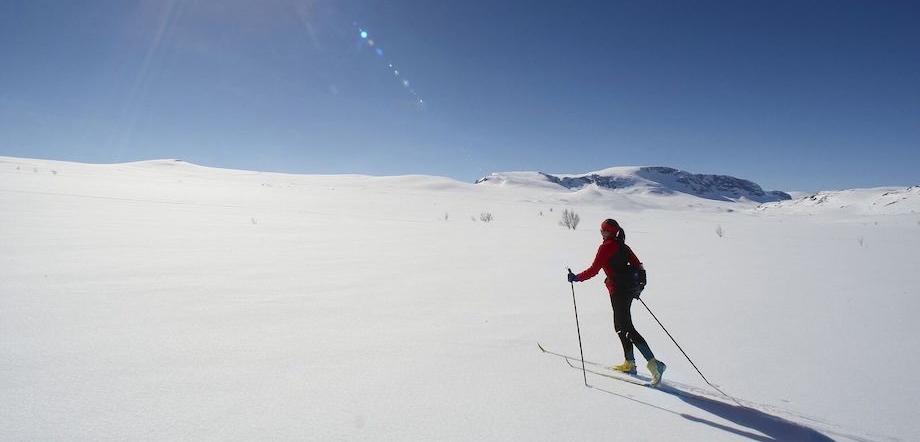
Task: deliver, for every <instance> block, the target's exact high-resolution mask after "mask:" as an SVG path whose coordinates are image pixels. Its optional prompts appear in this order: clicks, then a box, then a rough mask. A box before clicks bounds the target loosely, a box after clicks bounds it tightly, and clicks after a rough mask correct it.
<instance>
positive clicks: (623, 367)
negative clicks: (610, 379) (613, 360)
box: [610, 359, 636, 374]
mask: <svg viewBox="0 0 920 442" xmlns="http://www.w3.org/2000/svg"><path fill="white" fill-rule="evenodd" d="M610 369H611V370H616V371H619V372H623V373H626V374H636V361H630V360H628V359H627V360H626V361H625V362H623V363H622V364H620V365H614V366H613V367H610Z"/></svg>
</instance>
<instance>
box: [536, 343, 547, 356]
mask: <svg viewBox="0 0 920 442" xmlns="http://www.w3.org/2000/svg"><path fill="white" fill-rule="evenodd" d="M537 347H539V348H540V351H542V352H543V353H546V349H545V348H543V346H542V345H540V341H537Z"/></svg>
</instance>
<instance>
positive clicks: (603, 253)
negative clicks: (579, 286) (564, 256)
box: [576, 243, 613, 281]
mask: <svg viewBox="0 0 920 442" xmlns="http://www.w3.org/2000/svg"><path fill="white" fill-rule="evenodd" d="M612 245H613V243H604V244H601V246H600V247H598V248H597V255H595V256H594V262H592V263H591V267H588V268H587V269H585V271H583V272H581V273H579V274H578V275H576V278H578V280H579V281H587V280H589V279H591V278H593V277H594V276H595V275H597V273H598V272H600V271H601V269H602V268H604V263H605V262H607V260H608V259H610V254H611V253H610V249H611V247H612Z"/></svg>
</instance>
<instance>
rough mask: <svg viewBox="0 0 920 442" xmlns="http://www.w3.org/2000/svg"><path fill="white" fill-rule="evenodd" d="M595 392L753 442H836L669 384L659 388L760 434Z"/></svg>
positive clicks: (777, 418) (795, 426)
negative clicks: (664, 412) (648, 407)
mask: <svg viewBox="0 0 920 442" xmlns="http://www.w3.org/2000/svg"><path fill="white" fill-rule="evenodd" d="M592 388H594V389H595V390H599V391H602V392H604V393H608V394H612V395H615V396H619V397H623V398H626V399H629V400H632V401H636V402H640V403H642V404H645V405H648V406H651V407H655V408H658V409H659V410H663V411H667V412H669V413H674V414H677V415H679V416H681V417H683V418H684V419H687V420H689V421H693V422H697V423H701V424H705V425H709V426H711V427H713V428H718V429H720V430H723V431H727V432H730V433H733V434H736V435H738V436H742V437H745V438H748V439H751V440H756V441H762V442H777V441H808V442H834V440H833V439H831V438H830V437H827V436H825V435H824V434H821V433H819V432H818V431H816V430H814V429H812V428H808V427H806V426H803V425H800V424H797V423H795V422H791V421H788V420H786V419H783V418H781V417H777V416H773V415H771V414H768V413H764V412H763V411H760V410H755V409H753V408H750V407H743V406H740V405H735V404H727V403H724V402H720V401H717V400H714V399H710V398H707V397H703V396H699V395H695V394H692V393H688V392H686V391H682V390H678V389H675V388H672V387H668V386H666V385H661V386H659V387H658V390H660V391H662V392H664V393H667V394H670V395H673V396H676V397H677V398H679V399H680V400H682V401H684V402H686V403H687V404H690V405H692V406H694V407H696V408H699V409H700V410H703V411H705V412H707V413H710V414H713V415H715V416H719V417H720V418H722V419H725V420H727V421H730V422H734V423H735V424H738V425H739V426H742V427H745V428H750V429H751V430H754V431H758V432H759V433H761V434H756V433H752V432H748V431H744V430H741V429H738V428H732V427H729V426H726V425H721V424H718V423H716V422H713V421H710V420H707V419H703V418H700V417H696V416H692V415H689V414H686V413H678V412H675V411H672V410H667V409H665V408H661V407H659V406H656V405H652V404H649V403H646V402H642V401H639V400H637V399H634V398H632V397H629V396H625V395H622V394H619V393H614V392H612V391H608V390H604V389H602V388H598V387H592Z"/></svg>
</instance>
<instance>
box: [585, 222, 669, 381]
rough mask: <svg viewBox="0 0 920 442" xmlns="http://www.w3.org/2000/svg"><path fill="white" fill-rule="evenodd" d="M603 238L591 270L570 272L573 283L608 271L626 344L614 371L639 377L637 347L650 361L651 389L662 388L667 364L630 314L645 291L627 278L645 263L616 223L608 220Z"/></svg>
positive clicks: (619, 330)
mask: <svg viewBox="0 0 920 442" xmlns="http://www.w3.org/2000/svg"><path fill="white" fill-rule="evenodd" d="M601 237H603V243H601V245H600V247H598V249H597V256H595V258H594V262H593V263H592V264H591V267H588V268H587V269H586V270H585V271H583V272H581V273H579V274H577V275H576V274H574V273H572V271H571V270H569V275H568V279H569V282H576V281H578V282H580V281H585V280H588V279H591V278H593V277H594V276H595V275H597V273H598V272H599V271H600V270H601V269H604V273H605V274H606V275H607V279H606V280H605V281H604V283H605V284H606V285H607V291H608V292H610V304H611V305H612V306H613V327H614V329H615V330H616V332H617V335H618V336H619V337H620V342H621V343H622V344H623V355H624V356H625V359H626V361H624V362H623V363H622V364H620V365H617V366H614V367H611V368H613V369H614V370H617V371H621V372H623V373H628V374H636V357H635V356H634V354H633V347H634V346H635V347H638V348H639V352H641V353H642V356H643V357H644V358H645V360H647V361H648V364H647V365H646V366H647V367H648V369H649V371H650V372H652V381H651V385H653V386H654V385H658V383H659V382H661V375H662V374H663V373H664V370H665V368H667V366H666V365H665V364H664V362H661V361H659V360H657V359H655V355H654V354H653V353H652V349H651V348H649V346H648V343H647V342H645V339H644V338H643V337H642V335H640V334H639V332H638V331H636V327H635V326H633V322H632V315H631V314H630V312H629V308H630V307H631V306H632V300H633V298H634V297H635V298H638V297H639V294H640V293H641V291H642V287H641V286H640V287H636V286H635V285H634V284H633V281H632V280H631V279H632V278H631V277H630V278H627V276H630V273H631V272H630V269H632V268H638V269H642V268H643V267H642V263H641V262H640V261H639V258H638V257H636V254H635V253H633V251H632V249H630V248H629V246H627V245H626V232H624V231H623V229H622V228H621V227H620V224H619V223H617V222H616V221H615V220H612V219H606V220H604V221H603V222H602V223H601ZM643 271H644V270H643ZM643 282H644V281H643Z"/></svg>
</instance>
